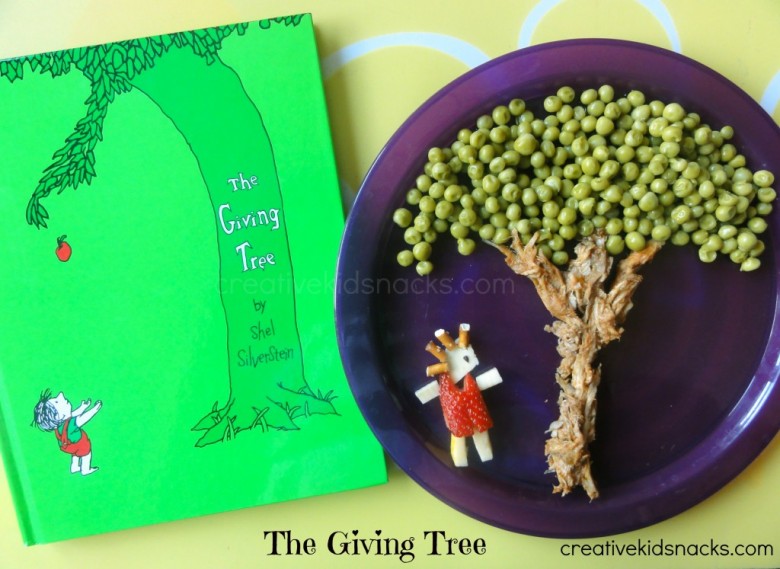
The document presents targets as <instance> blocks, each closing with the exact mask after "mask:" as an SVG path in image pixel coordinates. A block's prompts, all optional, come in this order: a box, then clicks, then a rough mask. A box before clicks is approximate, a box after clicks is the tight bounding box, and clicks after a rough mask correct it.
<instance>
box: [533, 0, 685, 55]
mask: <svg viewBox="0 0 780 569" xmlns="http://www.w3.org/2000/svg"><path fill="white" fill-rule="evenodd" d="M635 1H636V2H637V3H638V4H640V5H641V6H642V7H644V8H645V9H646V10H647V11H648V12H650V13H651V14H652V15H653V17H654V18H655V19H656V20H658V22H659V23H660V24H661V26H662V27H663V28H664V31H665V32H666V36H667V37H668V38H669V42H670V43H671V44H672V49H673V50H674V51H676V52H677V53H682V47H681V45H680V36H679V34H678V33H677V28H676V27H675V25H674V19H673V18H672V15H671V14H670V13H669V10H668V9H667V8H666V6H665V5H664V3H663V2H662V1H661V0H635ZM561 2H563V0H541V1H540V2H539V3H538V4H536V5H535V6H534V7H533V8H532V9H531V11H530V12H529V13H528V16H526V18H525V20H524V21H523V25H522V26H521V28H520V36H519V37H518V40H517V47H519V48H523V47H528V46H530V45H531V38H532V37H533V35H534V32H535V31H536V28H537V26H538V25H539V23H540V22H541V21H542V19H543V18H544V17H545V16H546V15H547V13H548V12H549V11H550V10H552V9H553V8H555V6H557V5H558V4H560V3H561Z"/></svg>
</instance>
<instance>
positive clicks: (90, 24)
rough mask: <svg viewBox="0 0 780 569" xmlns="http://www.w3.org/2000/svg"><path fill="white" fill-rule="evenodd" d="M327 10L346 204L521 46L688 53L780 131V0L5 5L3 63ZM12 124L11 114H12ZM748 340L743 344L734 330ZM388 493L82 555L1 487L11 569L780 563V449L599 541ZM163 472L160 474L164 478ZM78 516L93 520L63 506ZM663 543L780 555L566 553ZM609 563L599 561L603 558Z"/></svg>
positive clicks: (186, 524) (142, 531)
mask: <svg viewBox="0 0 780 569" xmlns="http://www.w3.org/2000/svg"><path fill="white" fill-rule="evenodd" d="M298 12H311V13H312V14H313V16H314V21H315V25H316V27H317V39H318V42H319V48H320V55H321V58H322V63H323V73H324V83H325V91H326V95H327V98H328V104H329V110H330V113H331V123H332V129H333V139H334V143H335V149H336V157H337V163H338V167H339V172H340V176H341V180H342V184H343V187H344V189H345V192H346V194H347V197H348V198H349V196H353V195H354V192H355V191H356V190H357V188H358V187H359V185H360V181H361V179H362V177H363V176H364V174H365V172H366V171H367V169H368V167H369V166H370V164H371V162H372V160H373V159H374V157H375V156H376V154H377V153H378V152H379V150H380V149H381V147H382V145H383V144H384V143H385V141H386V140H387V139H388V138H389V137H390V136H391V135H392V134H393V132H394V131H395V129H396V128H397V127H398V126H399V125H400V124H401V122H402V121H403V120H404V119H405V118H406V117H407V116H408V115H409V114H410V113H411V112H412V111H414V109H415V108H417V107H418V105H420V104H421V103H422V102H423V101H424V100H425V99H426V98H427V97H429V96H430V95H431V94H433V93H434V92H435V91H436V90H438V89H439V88H440V87H442V86H444V85H445V84H446V83H448V82H449V81H450V80H452V79H454V78H455V77H457V76H458V75H460V74H462V73H464V72H465V71H467V70H468V69H469V68H470V67H473V66H474V65H477V64H479V63H481V62H483V61H485V60H487V59H490V58H493V57H497V56H499V55H502V54H504V53H507V52H509V51H512V50H514V49H517V48H519V47H525V46H528V45H535V44H538V43H541V42H545V41H551V40H558V39H566V38H577V37H597V36H598V37H610V38H620V39H631V40H637V41H642V42H646V43H649V44H654V45H658V46H661V47H665V48H670V49H674V50H676V51H679V52H681V53H683V54H684V55H687V56H689V57H693V58H694V59H697V60H699V61H701V62H702V63H704V64H705V65H708V66H710V67H712V68H714V69H715V70H717V71H719V72H720V73H721V74H723V75H725V76H726V77H728V78H729V79H731V80H732V81H734V82H735V83H737V84H738V85H739V86H740V87H742V88H743V89H744V90H745V91H747V93H748V94H750V95H751V96H752V97H753V98H754V99H755V100H756V101H759V102H760V103H761V105H762V106H763V107H764V108H765V109H766V110H767V112H769V114H770V115H772V117H773V118H774V119H775V121H778V122H780V1H775V0H742V1H739V2H735V1H733V0H706V1H705V0H541V1H535V0H511V1H510V0H499V1H491V2H474V1H471V2H458V1H443V0H427V1H423V2H420V1H412V0H393V1H392V2H381V3H380V2H368V1H364V0H338V1H337V0H308V1H307V0H291V1H286V2H282V1H270V0H266V1H261V0H254V1H252V0H111V1H108V0H102V1H99V0H67V1H65V0H0V58H4V57H11V56H17V55H26V54H31V53H35V52H41V51H49V50H55V49H64V48H70V47H76V46H79V45H86V44H94V43H101V42H106V41H112V40H120V39H127V38H130V37H139V36H146V35H152V34H159V33H166V32H173V31H180V30H184V29H194V28H200V27H206V26H211V25H217V24H225V23H233V22H237V21H245V20H253V19H259V18H263V17H270V16H277V15H286V14H291V13H298ZM0 112H2V109H0ZM735 333H738V331H735ZM388 464H389V466H388V468H389V483H388V484H385V485H381V486H377V487H373V488H368V489H363V490H357V491H352V492H347V493H342V494H335V495H329V496H322V497H317V498H309V499H306V500H300V501H295V502H290V503H283V504H275V505H270V506H263V507H257V508H250V509H246V510H242V511H237V512H230V513H224V514H219V515H214V516H208V517H203V518H198V519H191V520H183V521H177V522H171V523H166V524H161V525H157V526H152V527H145V528H139V529H134V530H128V531H123V532H117V533H113V534H108V535H102V536H96V537H90V538H84V539H79V540H74V541H70V542H64V543H57V544H51V545H43V546H35V547H31V548H26V547H24V546H23V545H22V542H21V539H20V536H19V532H18V530H17V526H16V519H15V515H14V512H13V508H12V504H11V497H10V495H9V490H8V486H7V483H6V481H5V477H4V476H3V475H0V568H2V569H21V568H25V569H26V568H31V567H56V568H57V569H70V568H73V569H75V568H85V567H86V568H92V567H103V568H111V569H126V568H136V567H138V568H141V567H143V568H155V567H189V568H191V569H200V568H209V569H211V568H215V567H219V568H222V567H226V568H228V567H229V568H236V569H239V568H254V567H296V568H298V567H304V568H305V567H317V568H319V569H322V568H325V567H361V568H363V567H398V566H399V565H402V564H403V563H402V561H401V560H400V559H399V558H398V557H397V556H392V555H391V556H383V555H365V554H364V555H360V556H346V555H340V556H336V555H334V554H331V553H329V552H328V551H327V548H326V542H327V538H328V536H329V535H330V534H331V533H333V532H335V531H342V532H351V531H352V530H358V531H359V533H360V536H361V537H373V536H374V535H375V533H374V532H375V530H381V531H382V535H383V536H384V537H395V538H397V539H399V540H401V539H406V538H408V537H414V538H415V544H416V545H415V549H414V552H415V558H414V560H412V561H411V562H410V563H406V565H411V566H416V567H448V568H453V567H486V568H501V567H510V566H511V567H534V568H545V567H551V568H559V567H613V566H614V567H653V568H656V567H707V568H716V567H740V568H747V567H778V566H780V494H779V493H778V490H777V488H778V481H780V438H778V437H775V439H774V441H773V442H772V443H771V444H770V445H769V446H768V447H767V449H766V450H765V451H764V452H763V453H762V454H761V455H760V456H759V457H758V459H757V460H756V461H755V462H754V463H753V464H751V465H750V466H749V467H748V468H747V469H746V470H745V471H744V472H742V473H741V474H740V475H739V476H738V477H737V478H735V479H734V480H733V481H732V482H731V483H729V484H728V485H727V486H726V487H725V488H723V489H722V490H720V491H719V492H717V493H716V494H715V495H714V496H712V497H711V498H709V499H708V500H706V501H704V502H703V503H701V504H699V505H697V506H695V507H694V508H691V509H689V510H688V511H686V512H684V513H682V514H680V515H678V516H675V517H674V518H672V519H669V520H667V521H664V522H661V523H658V524H656V525H654V526H651V527H648V528H644V529H642V530H639V531H634V532H631V533H628V534H622V535H618V536H612V537H608V538H601V539H592V540H557V539H544V538H535V537H529V536H525V535H519V534H514V533H511V532H507V531H503V530H500V529H496V528H494V527H491V526H489V525H486V524H483V523H481V522H478V521H475V520H473V519H471V518H469V517H467V516H465V515H463V514H461V513H459V512H457V511H455V510H453V509H451V508H450V507H448V506H446V505H445V504H443V503H442V502H440V501H438V500H437V499H436V498H434V497H433V496H431V495H429V494H428V493H427V492H426V491H424V490H423V489H421V488H420V487H419V486H418V485H417V484H415V483H414V482H413V481H412V480H411V479H410V478H408V477H407V476H406V475H405V474H404V473H403V472H402V471H401V470H400V469H399V468H397V467H396V466H395V465H393V464H392V463H391V462H389V463H388ZM152 476H153V474H152ZM52 499H53V500H60V501H62V506H63V507H69V508H89V507H90V505H89V504H74V503H69V502H68V498H67V496H52ZM273 530H290V531H292V534H293V536H294V537H297V538H299V539H301V540H303V539H304V538H313V539H314V540H315V541H316V543H317V550H316V553H314V554H313V555H311V556H305V555H304V556H298V557H295V556H277V557H274V556H269V555H268V554H269V553H270V551H271V549H270V544H269V543H268V541H267V540H264V538H263V534H264V532H266V531H273ZM426 530H440V531H444V532H446V534H447V536H448V537H456V538H469V539H471V540H475V539H477V538H481V539H482V540H484V542H485V552H484V554H482V555H477V554H475V553H472V554H471V555H456V556H438V557H436V556H429V555H426V553H427V549H428V548H427V547H425V542H424V540H423V532H424V531H426ZM573 543H576V544H591V545H594V546H597V548H598V547H602V548H603V547H605V544H608V543H610V544H613V545H614V544H617V545H623V544H629V543H633V544H639V543H647V544H649V545H653V544H659V543H674V544H684V545H693V544H705V545H706V546H707V547H705V548H704V551H705V553H706V552H709V549H708V547H709V544H711V543H716V544H726V545H728V546H730V547H735V546H737V545H747V546H751V545H761V544H766V545H769V546H771V548H772V551H773V553H772V554H769V555H762V556H752V557H744V556H743V557H739V556H729V557H724V556H711V555H710V556H706V555H699V556H683V555H682V554H679V555H676V556H667V557H654V556H650V555H644V556H638V557H627V556H623V557H618V556H616V555H612V556H597V555H590V556H584V555H578V556H565V555H563V554H562V551H561V547H562V546H566V547H568V546H570V545H571V544H573ZM597 550H598V549H597Z"/></svg>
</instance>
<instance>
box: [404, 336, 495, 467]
mask: <svg viewBox="0 0 780 569" xmlns="http://www.w3.org/2000/svg"><path fill="white" fill-rule="evenodd" d="M469 332H470V326H469V325H468V324H461V325H460V329H459V333H458V339H457V340H453V339H452V337H451V336H450V335H449V334H448V333H447V332H445V331H444V330H437V331H436V332H435V336H436V338H437V339H438V340H439V342H441V344H442V346H444V347H443V348H442V347H439V346H437V345H436V344H435V343H434V342H429V343H428V345H427V346H426V347H425V349H426V351H428V352H429V353H431V354H432V355H433V356H434V357H435V358H436V359H438V360H439V363H437V364H434V365H430V366H428V368H427V369H426V374H427V375H428V377H433V376H436V380H435V381H432V382H430V383H428V384H426V385H425V386H423V387H421V388H420V389H418V390H417V391H416V392H415V395H417V398H418V399H419V400H420V401H421V402H423V403H427V402H428V401H431V400H432V399H435V398H436V397H439V401H440V402H441V409H442V413H443V414H444V422H445V424H446V425H447V428H448V429H449V430H450V433H452V437H451V442H450V454H451V455H452V460H453V463H454V464H455V466H468V454H467V451H466V438H467V437H471V438H472V439H473V441H474V446H475V448H476V449H477V453H478V454H479V458H480V459H481V460H482V462H485V461H488V460H491V459H492V458H493V448H492V446H491V444H490V437H489V435H488V429H490V428H491V427H492V426H493V419H492V418H491V417H490V413H489V412H488V409H487V406H486V405H485V400H484V399H483V397H482V391H483V390H485V389H487V388H489V387H493V386H494V385H498V384H499V383H501V382H502V381H503V380H502V379H501V375H500V374H499V373H498V370H496V369H495V368H491V369H489V370H488V371H486V372H485V373H482V374H479V375H478V376H477V377H476V378H475V377H474V376H473V375H472V374H471V371H472V370H474V368H476V367H477V365H479V360H478V359H477V356H476V354H475V353H474V348H473V347H472V346H471V344H470V341H469ZM461 380H463V386H462V387H458V383H459V382H460V381H461Z"/></svg>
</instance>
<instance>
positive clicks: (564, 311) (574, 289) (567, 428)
mask: <svg viewBox="0 0 780 569" xmlns="http://www.w3.org/2000/svg"><path fill="white" fill-rule="evenodd" d="M605 242H606V237H605V236H604V235H602V234H600V233H597V234H594V235H593V236H590V237H586V238H583V239H582V240H581V241H580V242H579V243H578V245H577V247H576V249H575V253H576V258H575V259H574V260H572V262H571V263H570V264H569V267H568V269H567V270H566V271H564V272H561V271H560V270H559V269H558V268H557V267H556V266H555V265H553V264H552V263H551V262H550V261H549V260H548V259H547V258H546V257H545V256H544V255H542V254H541V253H540V252H539V251H538V249H537V247H536V237H534V238H532V239H531V240H530V241H529V242H528V243H527V244H526V245H523V243H522V242H521V240H520V237H519V236H518V235H517V233H515V234H514V236H513V242H512V244H511V246H510V247H505V246H500V247H499V249H500V250H501V252H502V253H504V255H505V256H506V262H507V265H509V267H510V268H511V269H512V270H513V271H514V272H515V273H517V274H519V275H523V276H525V277H527V278H528V279H530V280H531V282H532V283H533V285H534V287H535V288H536V292H537V293H538V295H539V298H540V299H541V300H542V303H543V304H544V306H545V308H547V310H548V311H549V312H550V314H551V315H552V316H553V317H554V318H555V321H554V322H553V323H552V324H551V325H549V326H547V327H546V328H545V330H547V331H548V332H552V333H553V334H554V335H555V336H556V337H557V338H558V348H557V349H558V354H559V355H560V356H561V362H560V365H559V366H558V369H557V371H556V373H555V379H556V381H557V383H558V385H559V386H560V390H561V391H560V395H559V397H558V408H559V412H560V416H559V418H558V419H557V420H556V421H554V422H553V423H552V424H551V425H550V430H549V433H550V436H549V438H548V439H547V442H546V444H545V455H546V456H547V463H548V465H549V467H550V471H551V472H553V473H554V474H555V475H556V476H557V478H558V484H557V485H556V486H555V488H554V491H555V492H560V493H561V494H562V495H566V494H568V493H569V492H571V491H572V490H573V489H574V488H576V487H577V486H582V487H583V489H584V490H585V491H586V492H587V494H588V496H589V497H590V499H591V500H592V499H594V498H596V497H598V494H599V493H598V489H597V487H596V483H595V482H594V480H593V476H592V474H591V460H590V451H589V445H590V443H591V442H593V440H594V439H595V437H596V430H595V425H596V391H597V389H598V385H599V380H600V367H599V365H598V364H597V363H596V359H597V356H598V353H599V350H600V349H601V348H602V347H604V346H605V345H606V344H608V343H609V342H611V341H613V340H617V339H618V338H620V336H621V334H622V333H623V329H622V328H621V325H622V323H623V322H624V321H625V318H626V315H627V314H628V311H629V310H630V309H631V306H632V304H631V297H632V296H633V294H634V291H635V290H636V288H637V286H638V285H639V283H640V282H641V280H642V277H641V276H639V275H638V274H637V271H638V270H639V269H640V268H641V267H642V266H643V265H644V264H646V263H648V262H650V261H651V260H652V258H653V257H654V256H655V254H656V253H657V252H658V250H659V249H660V248H661V244H660V243H658V242H655V241H651V242H650V244H649V245H648V246H647V247H646V248H645V249H642V250H641V251H636V252H632V253H631V254H629V255H628V256H627V257H626V258H625V259H623V260H622V261H620V262H619V263H618V267H617V271H616V274H615V276H614V279H613V280H612V282H611V284H610V285H609V287H607V279H608V277H609V275H610V272H611V269H612V264H613V258H612V257H611V256H610V255H609V253H607V251H606V249H605Z"/></svg>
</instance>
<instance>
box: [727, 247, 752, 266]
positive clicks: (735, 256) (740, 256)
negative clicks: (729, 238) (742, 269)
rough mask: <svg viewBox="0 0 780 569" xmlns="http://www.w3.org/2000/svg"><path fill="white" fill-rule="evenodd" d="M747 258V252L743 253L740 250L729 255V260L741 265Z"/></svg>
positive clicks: (735, 250)
mask: <svg viewBox="0 0 780 569" xmlns="http://www.w3.org/2000/svg"><path fill="white" fill-rule="evenodd" d="M748 257H749V255H748V253H747V251H743V250H742V249H734V250H733V251H732V252H731V253H729V259H731V260H732V261H733V262H734V263H743V262H744V261H745V260H747V258H748Z"/></svg>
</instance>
